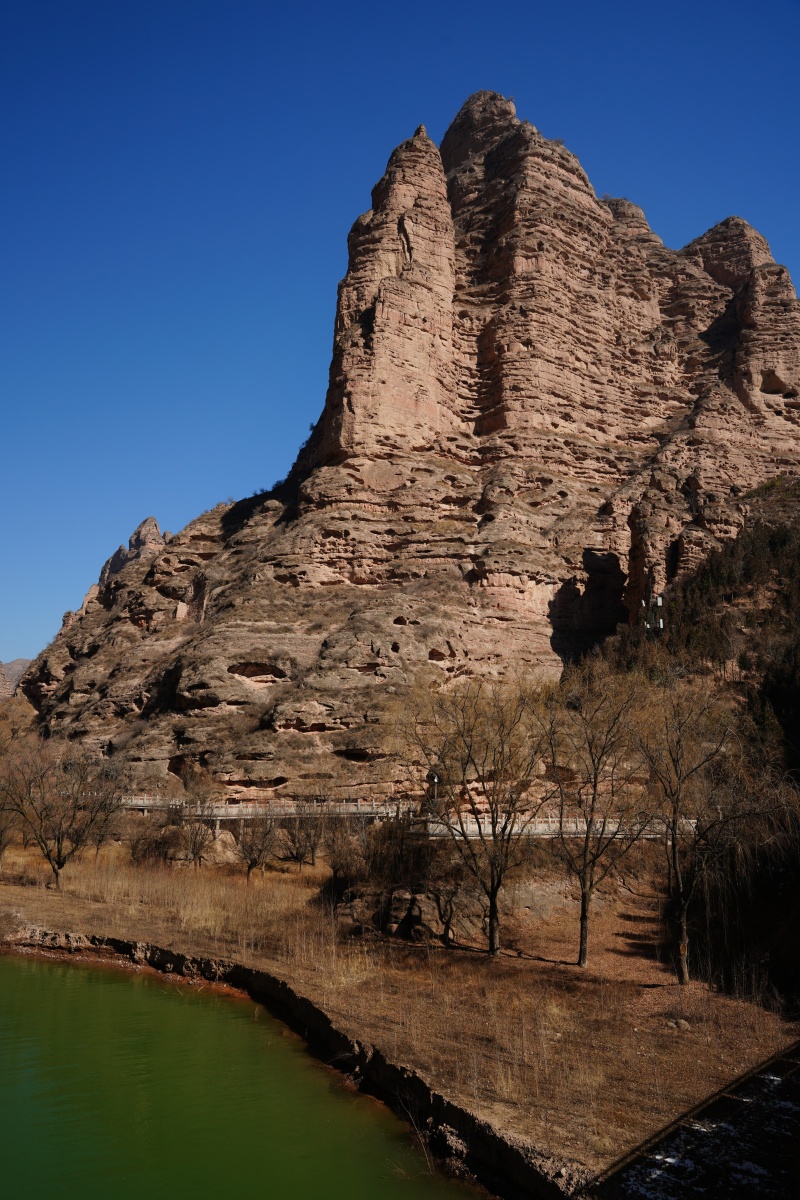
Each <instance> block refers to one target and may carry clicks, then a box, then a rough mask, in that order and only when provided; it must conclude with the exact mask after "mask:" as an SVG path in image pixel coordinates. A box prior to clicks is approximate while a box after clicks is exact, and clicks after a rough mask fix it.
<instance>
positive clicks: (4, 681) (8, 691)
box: [0, 658, 31, 700]
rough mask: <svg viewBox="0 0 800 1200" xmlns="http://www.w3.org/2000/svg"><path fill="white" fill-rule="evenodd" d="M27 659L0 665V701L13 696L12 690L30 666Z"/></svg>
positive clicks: (18, 659)
mask: <svg viewBox="0 0 800 1200" xmlns="http://www.w3.org/2000/svg"><path fill="white" fill-rule="evenodd" d="M30 661H31V660H30V659H29V658H15V659H13V660H12V661H11V662H7V663H0V700H7V699H8V697H9V696H13V694H14V688H15V687H16V686H17V684H18V683H19V681H20V679H21V678H22V676H23V675H24V674H25V671H26V670H27V668H28V666H29V665H30Z"/></svg>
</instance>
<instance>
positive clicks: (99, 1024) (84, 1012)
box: [0, 955, 475, 1200]
mask: <svg viewBox="0 0 800 1200" xmlns="http://www.w3.org/2000/svg"><path fill="white" fill-rule="evenodd" d="M0 1147H1V1149H0V1195H2V1197H3V1200H16V1198H17V1197H20V1198H22V1197H26V1198H28V1200H39V1197H41V1198H42V1200H45V1198H46V1200H51V1198H57V1200H72V1198H73V1197H81V1198H82V1200H86V1198H89V1200H92V1198H94V1197H103V1198H105V1197H108V1198H109V1200H112V1198H113V1200H128V1198H129V1197H130V1198H133V1197H135V1198H136V1200H157V1198H160V1197H165V1198H167V1197H169V1198H170V1200H182V1198H183V1197H187V1198H188V1197H191V1198H192V1200H205V1198H209V1200H210V1198H211V1197H214V1198H215V1200H227V1198H228V1197H237V1196H247V1197H265V1198H267V1197H268V1198H270V1200H318V1198H320V1200H322V1198H323V1197H324V1198H325V1200H458V1198H459V1197H461V1198H462V1200H464V1198H465V1197H467V1196H472V1197H473V1200H474V1196H475V1193H474V1192H473V1191H472V1190H471V1189H467V1188H466V1187H464V1186H462V1185H460V1184H456V1183H454V1182H452V1181H446V1180H444V1179H442V1178H440V1177H432V1176H431V1175H430V1174H429V1173H428V1171H427V1167H426V1163H425V1159H424V1157H423V1156H422V1154H421V1152H420V1151H419V1149H418V1147H417V1146H416V1145H415V1144H414V1141H413V1137H412V1136H411V1135H409V1133H408V1132H407V1131H406V1129H405V1127H404V1126H403V1125H402V1124H401V1123H400V1122H399V1121H398V1120H396V1119H395V1118H394V1117H393V1116H392V1115H391V1114H390V1113H389V1112H387V1111H386V1110H385V1109H384V1108H383V1107H382V1106H380V1105H378V1104H377V1103H375V1102H374V1101H372V1100H370V1099H369V1098H367V1097H364V1096H358V1095H353V1094H352V1093H350V1092H348V1091H346V1090H345V1089H344V1088H343V1087H342V1086H341V1085H340V1084H339V1083H338V1081H337V1079H336V1077H335V1076H334V1075H333V1073H332V1072H330V1071H327V1070H325V1068H323V1067H322V1066H321V1065H320V1064H319V1063H317V1062H315V1061H314V1060H313V1059H312V1058H311V1057H310V1056H309V1055H308V1054H307V1052H306V1051H305V1050H304V1048H303V1046H302V1043H300V1042H299V1041H298V1040H297V1039H296V1038H294V1037H292V1036H291V1035H290V1034H287V1033H286V1031H285V1030H284V1028H283V1026H282V1025H281V1024H280V1023H279V1022H277V1021H275V1020H274V1019H273V1018H271V1017H270V1016H269V1015H268V1013H266V1012H265V1010H264V1009H263V1008H261V1007H260V1006H259V1005H256V1004H253V1003H252V1002H248V1001H243V1000H242V1001H238V1000H230V999H227V998H225V997H222V996H219V995H214V994H213V993H211V992H203V991H199V990H194V989H189V988H185V987H178V986H175V985H174V984H169V983H167V982H166V981H164V982H162V981H161V980H159V979H157V978H153V977H151V976H143V975H134V974H127V973H123V972H118V971H113V970H107V969H101V968H97V967H87V966H81V965H73V964H65V963H59V962H48V961H43V960H39V959H33V958H15V957H4V956H1V955H0Z"/></svg>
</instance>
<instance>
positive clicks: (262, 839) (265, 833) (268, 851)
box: [236, 816, 280, 883]
mask: <svg viewBox="0 0 800 1200" xmlns="http://www.w3.org/2000/svg"><path fill="white" fill-rule="evenodd" d="M279 839H280V828H279V825H278V822H277V820H276V819H275V818H274V817H269V816H262V817H248V818H246V819H242V820H241V821H240V822H239V828H238V836H237V839H236V853H237V854H238V855H239V858H240V859H241V860H242V862H243V863H244V865H245V867H246V868H247V882H248V883H249V882H250V876H251V875H252V874H253V871H255V869H256V867H258V868H259V869H260V870H261V873H262V875H263V873H264V868H265V867H266V865H267V863H268V862H269V860H270V859H271V858H272V856H273V855H274V854H275V851H276V849H277V847H278V842H279Z"/></svg>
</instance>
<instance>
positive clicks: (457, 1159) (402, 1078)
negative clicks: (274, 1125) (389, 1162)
mask: <svg viewBox="0 0 800 1200" xmlns="http://www.w3.org/2000/svg"><path fill="white" fill-rule="evenodd" d="M0 949H4V950H6V951H20V950H23V951H24V950H27V951H35V952H38V953H42V952H45V953H50V954H56V955H59V956H71V955H77V956H79V957H81V958H84V957H85V958H95V959H99V960H101V961H104V962H107V963H108V962H115V963H117V964H118V965H120V966H127V967H131V966H132V967H134V968H138V969H143V968H151V969H154V970H156V971H160V972H162V973H164V974H167V975H171V976H173V977H175V978H180V979H183V980H185V981H187V982H189V983H197V982H199V981H201V980H202V981H204V982H207V983H210V984H212V985H217V986H224V987H229V988H234V989H236V990H237V991H239V992H244V993H246V994H247V995H248V996H250V997H251V998H252V999H254V1000H258V1001H260V1002H261V1003H263V1004H265V1005H266V1006H267V1007H268V1008H269V1009H270V1010H271V1011H272V1012H274V1013H275V1014H276V1015H277V1016H279V1017H280V1018H281V1019H282V1020H283V1021H285V1022H286V1024H287V1025H289V1027H290V1028H292V1029H293V1030H294V1031H295V1032H297V1033H298V1034H299V1035H300V1036H301V1037H302V1038H303V1039H304V1040H305V1041H306V1042H307V1044H308V1046H309V1048H310V1049H311V1050H312V1051H313V1053H315V1054H316V1055H317V1056H318V1057H320V1058H321V1059H323V1061H325V1062H326V1063H328V1064H329V1065H330V1066H332V1067H335V1068H336V1069H337V1070H338V1071H340V1072H342V1073H343V1074H345V1075H347V1076H348V1077H349V1079H350V1080H352V1082H353V1083H354V1084H356V1085H357V1086H358V1087H359V1088H361V1089H362V1090H364V1091H367V1092H370V1093H371V1094H373V1095H375V1096H378V1097H379V1098H381V1099H382V1100H384V1101H385V1102H386V1103H388V1104H389V1105H390V1107H391V1108H393V1109H394V1111H395V1112H396V1113H397V1114H398V1115H399V1116H400V1117H402V1118H403V1119H404V1120H405V1121H407V1122H410V1123H411V1124H412V1125H413V1127H414V1129H415V1131H416V1132H417V1133H418V1134H419V1135H420V1136H422V1137H424V1138H425V1139H426V1140H427V1143H428V1145H429V1147H430V1150H431V1151H432V1153H433V1154H434V1155H435V1156H436V1157H437V1158H439V1159H440V1160H443V1161H444V1162H446V1163H447V1164H448V1165H449V1166H450V1167H451V1168H452V1169H455V1170H456V1171H457V1172H459V1173H461V1174H464V1173H465V1172H466V1173H468V1174H471V1175H472V1176H474V1178H475V1179H477V1180H478V1181H480V1182H481V1183H482V1184H484V1185H485V1186H486V1187H488V1188H489V1189H490V1190H491V1191H492V1192H494V1193H495V1194H496V1195H498V1196H501V1197H504V1198H506V1200H523V1198H525V1197H535V1198H536V1200H539V1198H541V1200H547V1198H551V1197H552V1198H555V1197H563V1196H564V1195H571V1194H573V1193H574V1192H575V1191H576V1190H578V1189H579V1188H580V1187H581V1186H582V1185H585V1184H586V1182H587V1173H586V1172H585V1171H583V1170H581V1169H580V1168H578V1167H575V1166H573V1165H567V1164H564V1163H561V1162H557V1161H556V1160H554V1159H552V1158H550V1157H548V1156H546V1155H542V1154H538V1153H537V1152H536V1151H535V1149H533V1148H532V1147H530V1146H528V1145H525V1144H524V1143H523V1142H520V1141H517V1140H515V1139H513V1138H510V1137H507V1136H503V1135H502V1134H501V1133H499V1132H498V1131H497V1130H496V1129H495V1128H494V1127H493V1126H492V1125H490V1124H489V1123H488V1122H486V1121H482V1120H480V1119H479V1118H478V1117H477V1116H475V1114H474V1113H471V1112H470V1111H469V1110H468V1109H465V1108H463V1107H462V1106H461V1105H458V1104H455V1103H454V1102H453V1101H451V1100H448V1099H447V1097H446V1096H444V1095H442V1093H440V1092H438V1091H436V1090H435V1089H434V1088H433V1087H431V1085H430V1084H429V1083H427V1082H426V1080H425V1079H424V1078H423V1077H422V1076H421V1075H420V1074H419V1073H418V1072H417V1071H415V1070H413V1069H411V1068H409V1067H406V1066H403V1065H401V1064H397V1063H393V1062H391V1061H390V1060H389V1059H388V1058H387V1057H386V1055H385V1054H384V1053H383V1052H382V1051H381V1050H380V1049H378V1047H376V1046H374V1045H372V1044H370V1043H369V1042H361V1041H357V1040H354V1039H353V1038H352V1037H350V1036H349V1035H348V1034H346V1033H344V1032H343V1031H342V1030H340V1029H338V1028H337V1027H336V1025H335V1024H334V1023H333V1021H332V1020H331V1018H330V1016H329V1015H328V1014H327V1013H326V1012H325V1011H324V1010H323V1009H322V1008H320V1007H319V1006H318V1005H316V1004H314V1003H313V1002H312V1001H311V1000H309V999H308V998H307V997H305V996H301V995H300V994H299V993H298V992H297V991H295V989H294V988H292V987H291V986H290V985H289V984H287V983H286V982H285V981H284V980H282V979H279V978H278V977H277V976H275V975H272V974H270V973H269V972H268V971H263V970H257V969H255V968H252V967H247V966H244V965H243V964H241V963H236V962H232V961H230V960H228V959H222V958H205V957H201V956H191V955H186V954H182V953H180V952H179V951H175V950H170V949H166V948H164V947H162V946H155V945H152V944H151V943H148V942H139V941H128V940H125V939H122V938H116V937H98V936H93V935H85V934H76V933H68V932H54V931H51V930H46V929H43V928H41V927H40V926H29V927H27V928H24V929H21V930H18V931H16V932H15V933H12V934H10V935H9V936H7V937H6V938H5V939H4V940H3V942H2V943H0Z"/></svg>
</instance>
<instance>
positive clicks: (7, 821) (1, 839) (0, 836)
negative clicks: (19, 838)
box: [0, 796, 18, 870]
mask: <svg viewBox="0 0 800 1200" xmlns="http://www.w3.org/2000/svg"><path fill="white" fill-rule="evenodd" d="M17 822H18V817H17V814H16V813H15V812H14V810H13V809H12V808H11V807H10V806H9V805H8V804H7V803H6V802H4V801H3V799H2V796H0V870H2V863H3V855H4V854H5V852H6V850H7V849H8V847H9V845H10V844H11V841H12V839H13V837H14V833H15V831H16V827H17Z"/></svg>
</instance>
